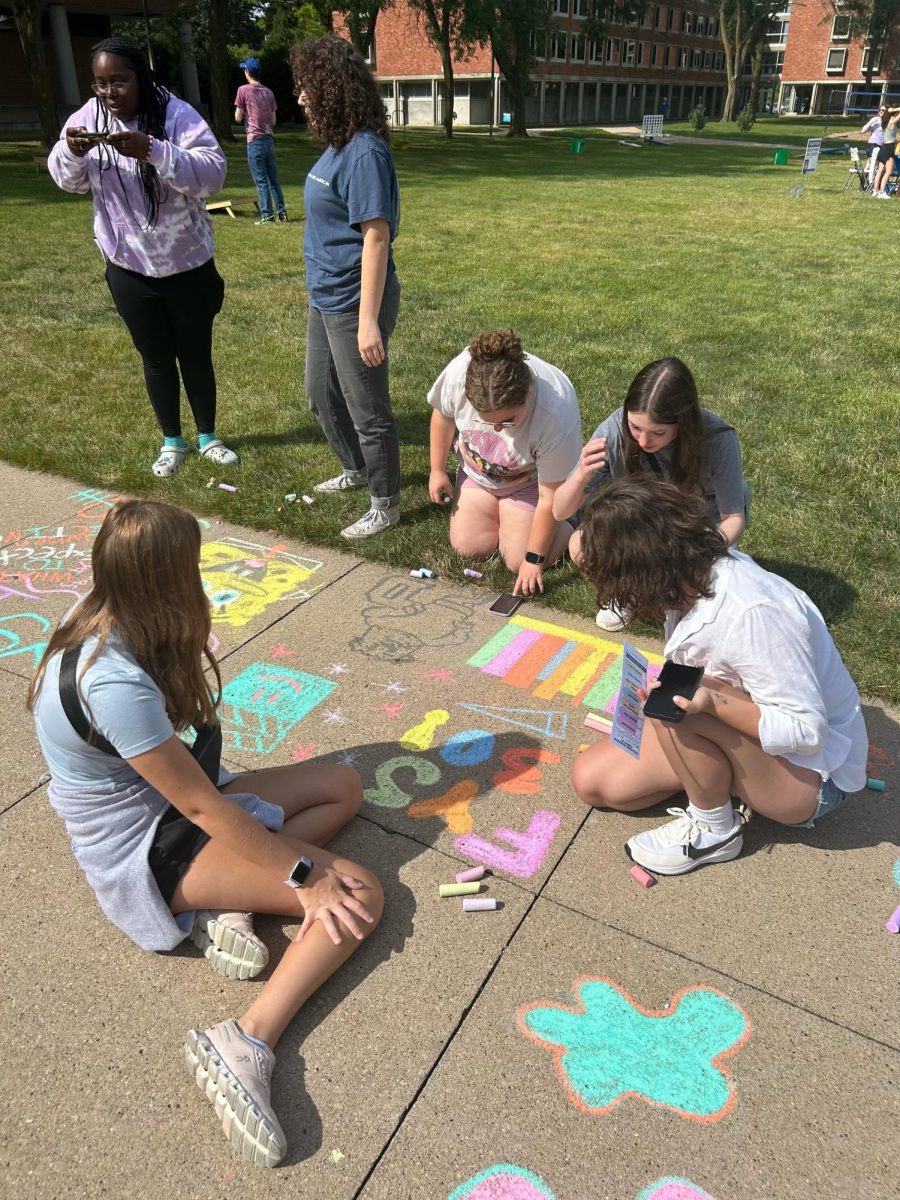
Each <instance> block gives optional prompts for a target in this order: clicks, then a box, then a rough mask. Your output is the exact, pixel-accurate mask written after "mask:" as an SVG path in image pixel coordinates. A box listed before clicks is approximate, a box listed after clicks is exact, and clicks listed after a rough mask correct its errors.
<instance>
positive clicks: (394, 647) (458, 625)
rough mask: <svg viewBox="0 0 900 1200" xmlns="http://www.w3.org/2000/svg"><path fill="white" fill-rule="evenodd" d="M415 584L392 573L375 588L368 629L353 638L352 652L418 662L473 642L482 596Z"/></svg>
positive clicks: (369, 605)
mask: <svg viewBox="0 0 900 1200" xmlns="http://www.w3.org/2000/svg"><path fill="white" fill-rule="evenodd" d="M413 583H414V581H413V580H410V579H403V578H400V579H398V578H397V576H396V575H386V576H385V577H384V578H382V579H380V580H379V581H378V582H377V583H376V584H375V585H374V586H373V587H372V588H370V589H369V591H368V592H367V593H366V601H367V604H366V606H365V607H364V608H363V611H362V621H363V625H364V626H365V630H364V632H363V633H362V634H360V635H358V636H356V637H354V638H351V639H350V642H349V646H350V649H351V650H355V651H356V652H357V654H364V655H365V656H366V657H367V658H375V659H379V660H380V661H382V662H413V661H415V659H416V658H417V657H418V656H419V655H421V654H423V652H424V651H426V650H431V649H441V648H443V647H445V646H461V645H462V644H463V643H464V642H466V641H467V640H468V638H469V637H470V635H471V625H472V618H473V616H474V614H475V612H476V610H477V609H478V608H479V607H480V603H481V602H480V600H479V601H477V602H476V601H474V600H470V599H469V598H468V597H467V596H465V595H454V594H452V593H447V592H445V591H444V590H443V589H442V588H438V587H436V586H435V585H434V584H428V583H425V582H418V581H415V586H412V585H413Z"/></svg>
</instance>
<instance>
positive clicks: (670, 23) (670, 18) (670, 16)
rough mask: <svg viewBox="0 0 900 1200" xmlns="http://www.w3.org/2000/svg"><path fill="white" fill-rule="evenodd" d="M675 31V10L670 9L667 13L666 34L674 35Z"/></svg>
mask: <svg viewBox="0 0 900 1200" xmlns="http://www.w3.org/2000/svg"><path fill="white" fill-rule="evenodd" d="M674 29H675V9H674V8H670V9H669V11H668V12H667V13H666V33H672V32H673V31H674Z"/></svg>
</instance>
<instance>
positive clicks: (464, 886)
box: [438, 880, 481, 896]
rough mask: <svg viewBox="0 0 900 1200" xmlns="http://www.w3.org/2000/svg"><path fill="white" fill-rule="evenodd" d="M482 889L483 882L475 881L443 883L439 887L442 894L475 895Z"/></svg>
mask: <svg viewBox="0 0 900 1200" xmlns="http://www.w3.org/2000/svg"><path fill="white" fill-rule="evenodd" d="M480 891H481V884H480V883H479V882H478V881H477V880H476V882H475V883H442V884H441V885H440V886H439V887H438V895H440V896H474V895H475V894H476V893H477V892H480Z"/></svg>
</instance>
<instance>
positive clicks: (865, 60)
mask: <svg viewBox="0 0 900 1200" xmlns="http://www.w3.org/2000/svg"><path fill="white" fill-rule="evenodd" d="M871 53H872V49H871V47H870V46H866V48H865V49H864V50H863V52H862V60H861V61H860V64H859V73H860V75H865V74H866V72H867V71H868V69H869V55H870V54H871ZM872 70H873V72H877V71H880V70H881V51H880V50H876V51H875V59H874V61H873V63H872Z"/></svg>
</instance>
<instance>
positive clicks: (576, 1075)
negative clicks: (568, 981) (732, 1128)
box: [518, 978, 750, 1123]
mask: <svg viewBox="0 0 900 1200" xmlns="http://www.w3.org/2000/svg"><path fill="white" fill-rule="evenodd" d="M572 990H573V994H574V995H575V997H576V999H577V1002H578V1005H579V1007H578V1008H567V1007H565V1006H563V1005H559V1004H544V1003H536V1004H527V1005H524V1006H523V1007H522V1008H520V1009H519V1012H518V1026H519V1029H520V1031H521V1032H522V1033H524V1034H525V1036H526V1037H527V1038H529V1039H530V1040H531V1041H533V1042H534V1043H535V1044H536V1045H538V1046H540V1047H541V1048H542V1049H545V1050H550V1051H551V1053H552V1055H553V1063H554V1067H555V1070H556V1075H557V1078H558V1080H559V1082H560V1084H561V1086H562V1088H563V1091H564V1092H565V1093H566V1096H567V1097H568V1099H569V1100H570V1101H571V1103H572V1104H574V1105H575V1106H576V1107H577V1108H580V1109H581V1110H582V1112H589V1113H606V1112H609V1111H610V1109H612V1108H613V1107H615V1105H617V1104H618V1103H620V1101H622V1100H624V1099H625V1098H626V1097H627V1096H636V1097H638V1098H639V1099H641V1100H645V1101H647V1102H648V1103H650V1104H654V1105H658V1106H660V1107H662V1108H668V1109H671V1111H672V1112H675V1113H677V1114H678V1115H679V1116H682V1117H686V1118H688V1119H689V1120H693V1121H699V1122H702V1123H709V1122H713V1121H719V1120H721V1119H722V1118H723V1117H724V1116H726V1115H727V1114H728V1113H729V1112H730V1111H731V1110H732V1108H733V1107H734V1104H735V1102H736V1098H737V1092H736V1090H735V1086H734V1083H733V1081H732V1079H731V1076H730V1074H729V1072H728V1069H727V1067H726V1066H725V1065H724V1062H723V1060H724V1059H726V1058H729V1057H731V1056H732V1055H733V1054H735V1053H736V1052H737V1051H738V1050H740V1048H741V1047H742V1046H743V1045H744V1043H745V1042H746V1041H747V1039H748V1037H749V1036H750V1018H749V1017H748V1016H747V1014H746V1013H745V1012H744V1011H743V1010H742V1009H741V1008H739V1007H738V1005H736V1004H735V1003H734V1001H732V1000H729V999H728V997H727V996H723V995H722V993H721V992H717V991H715V990H714V989H713V988H709V987H688V988H682V989H681V991H679V992H678V993H677V994H676V995H675V996H674V997H673V1000H672V1007H671V1008H669V1009H664V1010H662V1011H650V1010H648V1009H644V1008H642V1007H641V1006H640V1005H639V1004H638V1003H637V1002H636V1001H635V1000H633V999H632V997H631V996H629V995H628V994H627V992H625V991H623V989H622V988H620V987H619V985H618V984H617V983H614V982H613V981H612V980H611V979H590V978H581V979H578V980H576V981H575V985H574V987H573V989H572Z"/></svg>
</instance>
